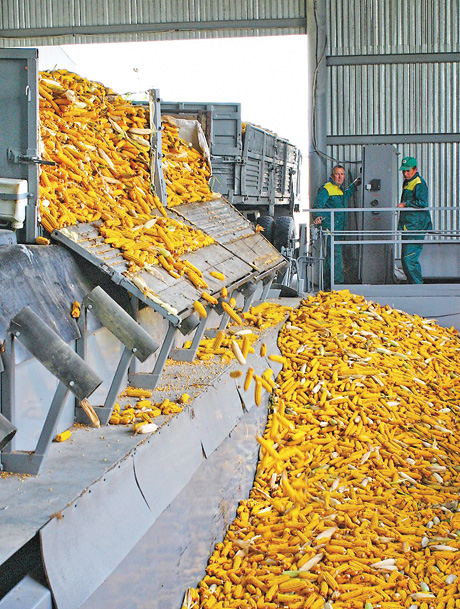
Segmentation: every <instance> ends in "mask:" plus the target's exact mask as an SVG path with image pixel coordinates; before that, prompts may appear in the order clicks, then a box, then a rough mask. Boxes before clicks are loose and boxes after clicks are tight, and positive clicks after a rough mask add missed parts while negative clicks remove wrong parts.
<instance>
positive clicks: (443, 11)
mask: <svg viewBox="0 0 460 609" xmlns="http://www.w3.org/2000/svg"><path fill="white" fill-rule="evenodd" d="M328 5H329V16H328V33H329V50H328V53H329V54H330V55H368V54H376V55H377V54H382V53H384V54H388V53H396V54H398V53H448V52H458V51H460V8H459V3H458V0H442V2H433V0H353V1H352V2H350V0H329V1H328Z"/></svg>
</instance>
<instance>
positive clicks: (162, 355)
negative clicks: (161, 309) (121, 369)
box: [128, 322, 177, 389]
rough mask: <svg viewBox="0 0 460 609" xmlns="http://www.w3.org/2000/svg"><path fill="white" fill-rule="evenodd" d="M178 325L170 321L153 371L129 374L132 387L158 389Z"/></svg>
mask: <svg viewBox="0 0 460 609" xmlns="http://www.w3.org/2000/svg"><path fill="white" fill-rule="evenodd" d="M176 331H177V326H175V325H174V324H173V323H172V322H169V326H168V331H167V332H166V336H165V338H164V340H163V344H162V345H161V349H160V352H159V354H158V358H157V361H156V363H155V367H154V368H153V371H152V372H134V373H132V374H130V375H129V376H128V381H129V384H130V385H131V386H132V387H139V388H141V389H156V387H157V385H158V382H159V380H160V377H161V375H162V373H163V368H164V366H165V364H166V360H167V359H168V357H169V353H170V351H171V348H172V346H173V341H174V337H175V335H176Z"/></svg>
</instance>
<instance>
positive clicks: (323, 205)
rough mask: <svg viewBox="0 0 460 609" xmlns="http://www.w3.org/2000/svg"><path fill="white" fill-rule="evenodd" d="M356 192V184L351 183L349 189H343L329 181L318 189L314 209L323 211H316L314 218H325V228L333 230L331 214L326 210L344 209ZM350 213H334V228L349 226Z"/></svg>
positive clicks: (323, 221) (340, 228)
mask: <svg viewBox="0 0 460 609" xmlns="http://www.w3.org/2000/svg"><path fill="white" fill-rule="evenodd" d="M355 192H356V186H355V185H354V184H351V185H350V186H349V187H348V188H347V190H342V189H341V188H340V187H339V186H337V184H334V183H333V182H327V183H326V184H324V186H321V188H320V189H319V190H318V194H317V195H316V199H315V202H314V203H313V208H314V209H321V210H322V213H314V214H313V219H315V218H318V217H319V216H321V217H322V218H323V220H322V222H321V226H322V227H323V229H324V230H331V214H330V213H327V212H324V210H326V209H344V208H346V207H347V204H348V200H349V199H350V197H351V196H352V195H353V194H354V193H355ZM347 216H348V214H341V213H335V214H334V230H336V231H339V230H344V229H345V227H346V226H347V219H348V218H347Z"/></svg>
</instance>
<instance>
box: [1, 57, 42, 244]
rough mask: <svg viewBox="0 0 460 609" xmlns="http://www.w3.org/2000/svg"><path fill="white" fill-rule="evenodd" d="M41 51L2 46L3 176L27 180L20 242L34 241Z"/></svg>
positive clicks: (19, 235) (19, 232) (35, 229)
mask: <svg viewBox="0 0 460 609" xmlns="http://www.w3.org/2000/svg"><path fill="white" fill-rule="evenodd" d="M37 91H38V50H37V49H0V108H1V111H0V177H2V178H15V179H22V180H27V182H28V192H29V196H28V203H27V208H26V221H25V226H24V228H23V229H21V230H20V231H18V241H22V242H24V241H26V242H27V243H33V242H34V241H35V237H36V231H37V200H38V165H37V160H38V150H37V142H38V94H37Z"/></svg>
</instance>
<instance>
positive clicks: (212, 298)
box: [201, 292, 219, 305]
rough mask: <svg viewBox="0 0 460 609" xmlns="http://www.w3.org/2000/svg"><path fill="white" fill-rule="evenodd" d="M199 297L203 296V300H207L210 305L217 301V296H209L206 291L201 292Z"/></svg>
mask: <svg viewBox="0 0 460 609" xmlns="http://www.w3.org/2000/svg"><path fill="white" fill-rule="evenodd" d="M201 298H203V300H206V301H207V302H209V303H210V304H212V305H216V304H217V303H218V302H219V301H218V300H217V298H214V296H211V295H210V294H208V293H207V292H202V293H201Z"/></svg>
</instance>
